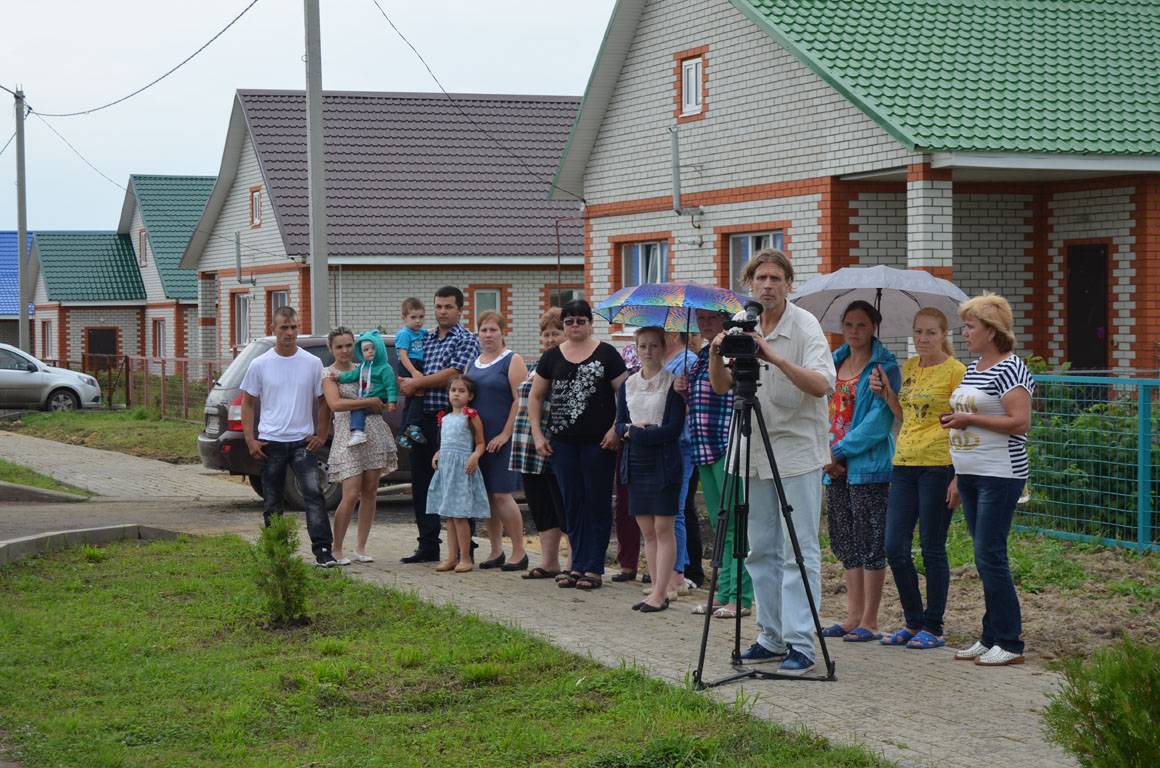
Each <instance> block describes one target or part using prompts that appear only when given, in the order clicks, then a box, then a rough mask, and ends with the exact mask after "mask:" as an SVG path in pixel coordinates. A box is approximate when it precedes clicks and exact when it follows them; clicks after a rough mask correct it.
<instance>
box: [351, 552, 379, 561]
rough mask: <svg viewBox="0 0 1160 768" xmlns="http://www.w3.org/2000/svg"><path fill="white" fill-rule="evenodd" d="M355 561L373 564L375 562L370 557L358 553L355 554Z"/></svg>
mask: <svg viewBox="0 0 1160 768" xmlns="http://www.w3.org/2000/svg"><path fill="white" fill-rule="evenodd" d="M354 560H355V562H356V563H373V562H374V561H375V559H374V558H373V557H371V556H370V555H360V554H359V553H358V552H355V553H354Z"/></svg>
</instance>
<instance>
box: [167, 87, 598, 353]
mask: <svg viewBox="0 0 1160 768" xmlns="http://www.w3.org/2000/svg"><path fill="white" fill-rule="evenodd" d="M323 99H324V110H323V115H324V120H323V122H324V139H325V143H326V152H325V154H326V185H327V234H328V257H329V270H328V271H329V280H328V284H329V290H330V291H331V295H330V305H331V307H332V316H331V317H329V318H326V319H325V320H324V321H323V322H320V323H316V322H315V320H314V318H312V317H311V315H310V312H311V310H310V286H311V283H310V268H309V258H308V256H309V242H308V239H309V238H308V226H307V220H308V216H307V198H306V140H305V136H306V118H305V115H306V110H305V97H304V94H303V93H302V92H301V91H238V93H237V98H236V99H235V102H234V108H233V112H232V114H231V117H230V124H229V129H228V132H227V136H226V143H225V150H224V152H223V156H222V165H221V171H220V173H219V174H218V177H217V183H216V186H215V187H214V189H213V192H212V194H211V195H210V197H209V202H208V204H207V206H206V208H205V211H204V214H203V215H202V218H201V221H200V223H199V224H198V225H197V227H196V230H195V231H194V233H193V235H192V237H191V239H190V241H189V243H188V246H187V247H186V249H185V253H184V256H183V258H182V260H181V266H182V267H185V268H189V269H195V270H196V271H197V276H198V293H197V295H198V311H197V314H198V319H197V322H198V327H199V329H200V331H201V332H200V334H199V336H198V344H197V350H198V354H199V355H200V356H203V357H216V356H219V355H220V356H223V357H228V356H229V355H230V354H231V351H232V350H234V349H236V348H237V347H238V346H240V345H243V344H244V343H246V341H247V340H249V339H250V338H253V337H256V336H259V335H263V334H265V333H267V332H268V325H269V319H270V317H271V315H272V312H273V310H274V308H275V307H277V306H278V305H280V304H281V303H287V304H289V305H291V306H293V307H295V308H296V309H297V310H298V312H299V316H300V319H301V322H302V327H303V331H304V332H315V333H325V332H326V331H327V330H328V329H329V328H331V327H333V326H335V325H339V324H342V325H347V326H350V327H352V328H353V329H355V330H356V331H362V330H366V329H370V328H375V327H382V328H383V329H384V330H385V331H387V332H389V333H393V332H394V331H396V330H398V328H399V327H401V321H400V307H401V304H402V301H403V299H405V298H407V297H409V296H416V297H418V298H420V299H422V300H423V301H424V303H425V304H426V305H427V309H428V311H427V323H428V327H432V325H433V322H434V317H433V312H432V308H431V302H432V298H433V296H434V293H435V290H436V289H437V288H439V287H441V286H443V285H447V284H451V285H455V286H457V287H458V288H460V289H461V290H463V292H464V294H465V296H466V301H467V306H466V307H465V311H464V315H463V317H464V322H465V324H466V325H467V326H468V327H472V325H473V318H474V317H475V314H476V313H477V312H478V311H481V310H482V309H486V308H496V309H499V310H500V311H501V312H502V313H503V314H504V315H505V317H506V318H507V321H508V327H509V337H508V345H509V346H510V347H512V348H513V349H515V350H517V351H519V352H521V353H525V354H528V355H531V356H536V355H538V354H539V349H540V347H539V326H538V318H539V315H540V313H541V312H543V311H544V310H545V309H547V308H548V306H550V305H551V304H556V303H557V302H558V300H559V297H558V294H559V293H560V290H558V288H557V285H559V288H560V289H562V292H563V296H564V299H565V300H567V298H569V297H570V296H572V295H580V294H581V292H582V291H583V273H582V271H581V265H582V264H583V256H582V240H581V237H582V234H581V226H580V223H579V221H578V220H575V217H577V216H578V215H579V206H578V205H577V204H576V203H574V202H567V201H566V202H562V203H552V202H546V201H545V198H546V195H547V190H548V188H549V184H550V182H551V175H552V171H553V168H554V165H555V163H556V161H557V160H558V159H559V156H560V152H561V151H562V149H563V146H564V142H565V140H566V139H567V134H568V127H569V126H570V125H571V123H572V120H573V118H574V116H575V114H576V108H577V106H578V103H579V100H578V99H576V98H574V97H548V96H543V97H541V96H486V95H455V96H453V97H452V99H453V103H452V102H451V101H449V100H448V99H447V98H446V97H444V96H442V95H431V94H384V93H345V92H331V91H327V92H326V93H325V94H324V97H323ZM484 126H486V127H484ZM557 219H570V220H565V221H560V222H559V233H560V237H559V243H557ZM235 238H236V239H235ZM235 242H238V243H240V252H241V272H240V275H239V272H238V258H237V255H236V250H235ZM558 254H559V256H558Z"/></svg>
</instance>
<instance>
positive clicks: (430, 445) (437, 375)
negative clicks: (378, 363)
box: [399, 285, 479, 563]
mask: <svg viewBox="0 0 1160 768" xmlns="http://www.w3.org/2000/svg"><path fill="white" fill-rule="evenodd" d="M462 311H463V292H462V291H460V290H459V289H458V288H456V287H455V286H452V285H445V286H443V287H442V288H440V289H439V290H437V291H435V322H436V324H437V325H438V328H437V330H436V332H435V333H429V334H427V335H426V336H425V337H424V338H423V370H424V374H423V375H422V376H416V377H414V378H411V379H399V389H401V390H402V391H403V394H404V395H406V396H407V397H412V396H415V393H416V392H418V391H420V390H426V393H425V394H423V395H422V398H423V418H422V419H421V420H420V422H419V426H420V428H421V429H422V430H423V434H424V435H426V436H427V442H426V443H422V444H417V445H416V446H415V447H414V449H413V450H412V452H411V504H412V506H413V508H414V512H415V526H416V527H417V528H418V529H419V546H418V547H416V548H415V551H414V552H412V553H411V554H410V555H407V556H406V557H404V558H403V559H402V562H404V563H426V562H436V561H438V560H439V541H440V540H439V528H440V522H439V518H438V517H437V516H436V515H428V514H427V486H428V485H430V483H431V475H432V474H433V473H434V471H435V470H433V469H432V468H431V459H432V458H433V457H434V456H435V451H436V450H438V443H439V425H438V423H437V417H438V415H439V412H440V411H450V410H451V403H450V402H449V401H448V399H447V382H448V381H450V380H451V377H452V376H455V375H457V374H460V373H463V372H464V371H466V370H467V366H469V365H471V361H473V360H475V358H477V357H479V340H478V339H476V338H475V334H473V333H472V332H471V331H469V330H467V329H466V328H464V327H463V326H462V325H460V323H459V314H460V312H462Z"/></svg>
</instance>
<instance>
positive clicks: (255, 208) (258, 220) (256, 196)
mask: <svg viewBox="0 0 1160 768" xmlns="http://www.w3.org/2000/svg"><path fill="white" fill-rule="evenodd" d="M260 226H262V188H261V187H250V229H257V228H258V227H260Z"/></svg>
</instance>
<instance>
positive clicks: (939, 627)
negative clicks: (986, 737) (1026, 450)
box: [870, 307, 966, 648]
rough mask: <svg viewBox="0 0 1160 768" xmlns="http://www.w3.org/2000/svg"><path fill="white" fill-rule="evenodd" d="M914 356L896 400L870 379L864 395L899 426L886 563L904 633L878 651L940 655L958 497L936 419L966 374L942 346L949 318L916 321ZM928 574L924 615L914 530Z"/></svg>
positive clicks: (928, 312)
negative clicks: (873, 397)
mask: <svg viewBox="0 0 1160 768" xmlns="http://www.w3.org/2000/svg"><path fill="white" fill-rule="evenodd" d="M914 348H915V350H916V351H917V352H918V355H917V356H916V357H912V358H910V359H909V360H907V361H906V362H905V363H904V364H903V365H902V386H901V387H899V390H898V392H897V393H895V392H894V391H893V390H892V389H891V387H890V382H889V381H888V380H887V379H886V376H885V375H883V374H882V373H880V372H879V373H878V374H877V375H875V376H873V377H872V378H871V379H870V388H871V389H872V390H874V391H875V392H877V393H879V394H881V395H882V397H883V398H884V399H885V400H886V403H887V404H888V405H889V406H890V410H892V411H893V412H894V417H895V418H896V419H899V420H901V421H902V429H901V431H899V433H898V442H897V445H896V447H895V450H894V472H893V474H892V475H891V479H890V498H889V501H888V502H887V505H886V559H887V561H888V562H889V563H890V570H891V571H892V572H893V574H894V582H895V584H896V585H897V587H898V598H899V600H900V601H901V603H902V611H903V614H904V615H905V617H906V626H905V627H903V628H902V629H900V630H898V631H897V632H895V633H894V634H893V635H891V636H890V637H884V638H882V639H881V640H879V642H880V643H882V644H883V645H905V646H906V647H907V648H938V647H939V646H941V645H945V644H946V640H945V638H944V637H943V613H944V612H945V610H946V605H947V591H948V589H949V588H950V566H949V564H948V562H947V546H946V545H947V529H948V528H949V527H950V523H951V517H952V516H953V515H954V509H955V507H957V506H958V504H959V500H958V492H957V491H956V490H955V489H954V488H953V487H952V485H951V480H952V479H953V478H954V476H955V471H954V467H953V466H951V455H950V448H949V446H948V444H947V433H946V430H944V429H943V428H942V425H941V424H940V423H939V414H942V413H947V412H948V411H950V396H951V393H952V392H954V390H955V387H957V386H958V385H959V382H960V381H962V379H963V374H964V373H965V372H966V367H965V366H963V364H962V363H960V362H959V361H958V360H956V359H955V358H954V357H953V356H952V355H953V350H952V349H951V345H950V342H949V341H947V318H946V315H944V314H943V313H942V312H940V311H938V310H937V309H934V308H932V307H923V308H922V309H920V310H919V311H918V313H917V314H916V315H915V316H914ZM915 523H917V524H918V539H919V543H920V545H921V547H922V561H923V564H924V566H925V568H926V607H925V609H924V608H923V603H922V592H921V590H920V589H919V585H918V572H917V571H916V570H915V568H914V559H913V558H912V557H911V554H910V550H911V542H912V541H913V540H914V526H915Z"/></svg>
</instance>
